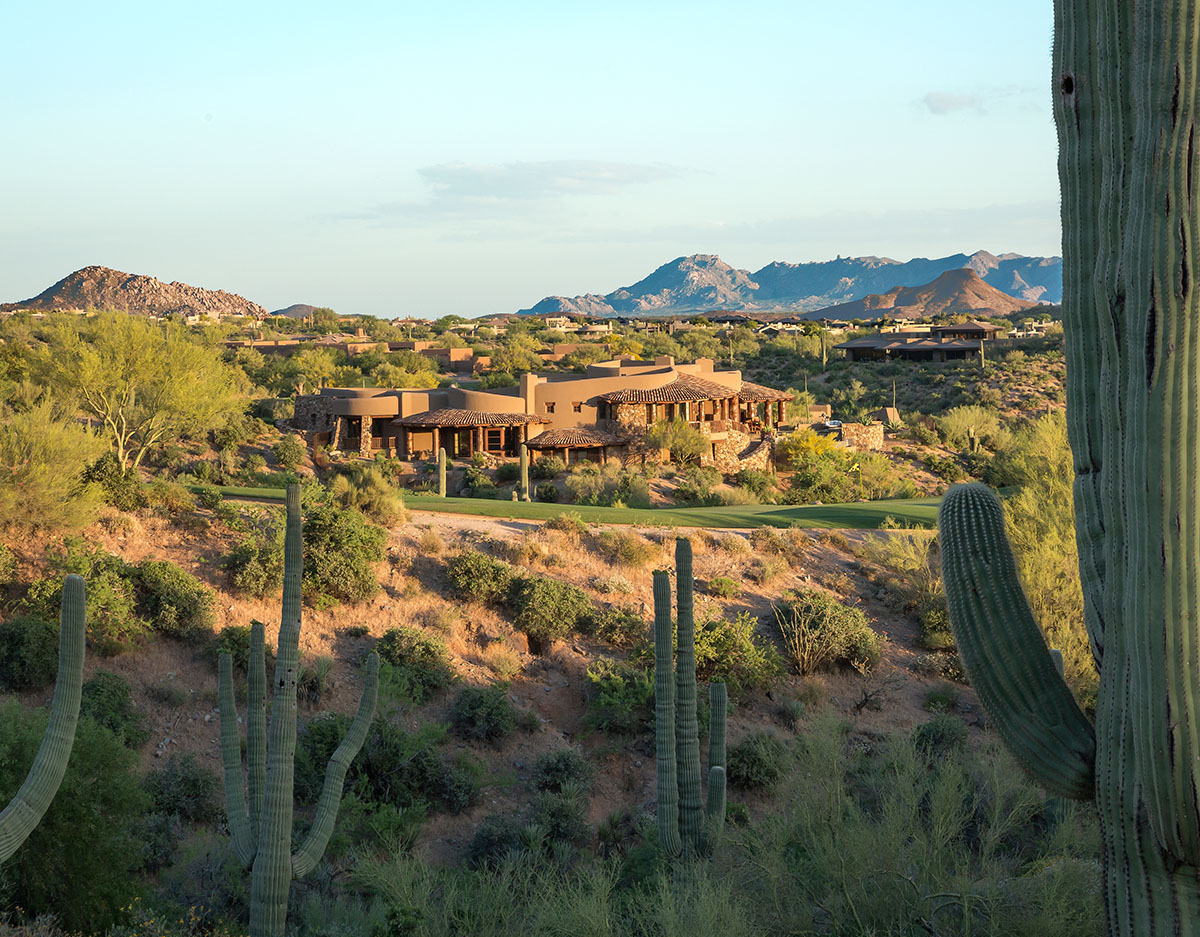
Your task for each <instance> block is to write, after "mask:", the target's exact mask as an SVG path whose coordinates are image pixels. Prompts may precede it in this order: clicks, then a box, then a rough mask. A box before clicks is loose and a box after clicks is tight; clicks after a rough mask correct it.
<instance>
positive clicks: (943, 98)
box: [921, 91, 984, 117]
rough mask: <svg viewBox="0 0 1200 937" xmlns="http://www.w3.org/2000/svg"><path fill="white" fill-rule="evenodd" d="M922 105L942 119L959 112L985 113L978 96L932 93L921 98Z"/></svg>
mask: <svg viewBox="0 0 1200 937" xmlns="http://www.w3.org/2000/svg"><path fill="white" fill-rule="evenodd" d="M921 103H922V104H923V105H925V109H926V110H928V111H929V113H930V114H934V115H936V116H938V117H941V116H943V115H945V114H953V113H955V112H957V111H975V112H976V113H978V114H982V113H984V109H983V101H982V100H981V99H980V97H979V95H977V94H953V93H951V92H949V91H930V92H929V93H928V94H927V95H925V97H923V98H921Z"/></svg>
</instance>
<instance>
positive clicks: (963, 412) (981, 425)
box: [937, 406, 1000, 449]
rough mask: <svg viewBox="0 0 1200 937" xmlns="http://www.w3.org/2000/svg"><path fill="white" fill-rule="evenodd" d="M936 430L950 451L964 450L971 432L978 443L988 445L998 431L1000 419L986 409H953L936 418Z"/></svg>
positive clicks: (975, 407)
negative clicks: (973, 432)
mask: <svg viewBox="0 0 1200 937" xmlns="http://www.w3.org/2000/svg"><path fill="white" fill-rule="evenodd" d="M937 428H938V433H939V434H940V435H941V437H942V439H943V440H945V442H946V445H947V446H949V447H950V448H951V449H962V448H964V447H965V446H966V445H967V437H968V434H969V433H970V432H971V430H974V431H975V435H976V437H977V438H978V439H979V441H980V442H982V443H984V444H987V445H990V444H991V442H992V440H993V438H994V437H995V436H996V434H997V432H998V430H999V429H1000V418H999V416H998V415H997V414H996V412H995V411H994V410H989V409H988V408H987V407H977V406H966V407H954V408H952V409H950V410H947V411H946V412H945V413H943V414H942V415H941V416H940V417H938V420H937Z"/></svg>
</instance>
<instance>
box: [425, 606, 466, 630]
mask: <svg viewBox="0 0 1200 937" xmlns="http://www.w3.org/2000/svg"><path fill="white" fill-rule="evenodd" d="M462 623H463V620H462V616H461V615H459V613H458V611H457V610H456V609H454V608H451V607H450V606H449V605H435V606H434V607H433V608H428V609H426V610H425V611H424V612H423V613H422V614H421V624H423V625H424V626H425V627H426V628H428V629H430V630H431V631H436V632H437V633H438V634H441V635H449V634H453V633H454V632H455V631H456V630H457V629H458V627H459V626H460V625H462Z"/></svg>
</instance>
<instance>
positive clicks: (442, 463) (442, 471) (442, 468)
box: [438, 449, 446, 498]
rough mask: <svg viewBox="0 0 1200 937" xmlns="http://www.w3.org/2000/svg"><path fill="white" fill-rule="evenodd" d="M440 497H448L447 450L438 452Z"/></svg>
mask: <svg viewBox="0 0 1200 937" xmlns="http://www.w3.org/2000/svg"><path fill="white" fill-rule="evenodd" d="M438 497H439V498H444V497H446V450H445V449H439V450H438Z"/></svg>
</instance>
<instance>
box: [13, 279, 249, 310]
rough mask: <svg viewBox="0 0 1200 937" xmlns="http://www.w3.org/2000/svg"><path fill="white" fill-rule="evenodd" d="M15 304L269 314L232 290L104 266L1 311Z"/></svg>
mask: <svg viewBox="0 0 1200 937" xmlns="http://www.w3.org/2000/svg"><path fill="white" fill-rule="evenodd" d="M19 309H35V310H49V309H120V310H123V311H124V312H130V313H134V314H136V315H147V316H165V315H172V314H174V315H189V316H190V315H197V316H206V317H208V318H210V319H220V318H221V317H222V316H254V317H255V318H262V317H264V316H266V315H267V310H266V309H264V308H263V307H262V306H260V305H259V304H258V303H252V302H251V301H250V300H248V299H245V298H243V297H241V296H238V295H237V294H235V293H227V292H225V290H208V289H204V288H203V287H199V286H189V285H188V284H187V283H179V282H177V281H176V282H171V283H164V282H162V280H156V279H155V278H154V277H147V276H141V275H139V274H134V273H122V272H121V271H120V270H112V269H110V268H108V267H84V268H83V269H82V270H76V271H75V272H74V273H72V274H70V275H69V276H66V277H63V279H61V280H59V281H58V282H57V283H55V284H54V285H53V286H51V287H50V288H49V289H47V290H45V291H43V292H41V293H39V294H38V295H37V296H34V297H33V298H32V299H26V300H22V301H21V302H16V303H4V304H0V312H15V311H17V310H19Z"/></svg>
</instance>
